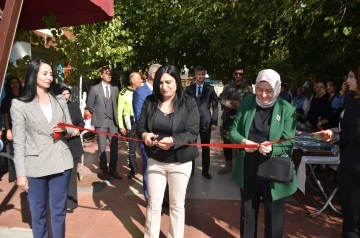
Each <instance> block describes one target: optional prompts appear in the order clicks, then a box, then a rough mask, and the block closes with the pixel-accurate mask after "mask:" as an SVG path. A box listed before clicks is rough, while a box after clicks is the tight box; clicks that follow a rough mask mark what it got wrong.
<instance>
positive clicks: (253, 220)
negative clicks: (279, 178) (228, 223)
mask: <svg viewBox="0 0 360 238" xmlns="http://www.w3.org/2000/svg"><path fill="white" fill-rule="evenodd" d="M240 192H241V221H240V233H241V237H242V238H253V237H254V238H257V224H258V217H259V205H260V197H261V196H262V197H263V200H264V211H265V216H264V217H265V237H266V238H280V237H283V230H284V212H285V198H282V199H279V200H276V201H272V197H271V192H270V185H269V183H262V184H258V183H253V182H250V181H246V180H245V182H244V190H243V189H241V190H240Z"/></svg>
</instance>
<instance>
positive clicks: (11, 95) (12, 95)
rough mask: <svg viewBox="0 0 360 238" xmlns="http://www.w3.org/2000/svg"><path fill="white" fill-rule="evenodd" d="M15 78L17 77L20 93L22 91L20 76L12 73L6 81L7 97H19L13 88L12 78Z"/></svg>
mask: <svg viewBox="0 0 360 238" xmlns="http://www.w3.org/2000/svg"><path fill="white" fill-rule="evenodd" d="M13 79H15V80H16V81H17V82H18V83H19V95H20V94H21V92H22V84H21V81H20V79H19V78H18V77H15V76H12V75H10V76H9V77H7V79H6V82H5V97H9V98H15V97H18V95H14V94H13V92H12V90H11V80H13Z"/></svg>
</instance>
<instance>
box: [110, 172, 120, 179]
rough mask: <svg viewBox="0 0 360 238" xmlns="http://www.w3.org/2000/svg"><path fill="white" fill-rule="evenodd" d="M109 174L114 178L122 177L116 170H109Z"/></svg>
mask: <svg viewBox="0 0 360 238" xmlns="http://www.w3.org/2000/svg"><path fill="white" fill-rule="evenodd" d="M109 176H111V177H113V178H114V179H119V180H121V179H122V177H121V176H120V175H119V174H118V173H117V172H116V171H111V172H109Z"/></svg>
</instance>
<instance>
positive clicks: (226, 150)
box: [223, 138, 233, 161]
mask: <svg viewBox="0 0 360 238" xmlns="http://www.w3.org/2000/svg"><path fill="white" fill-rule="evenodd" d="M223 140H224V144H231V141H230V139H228V138H223ZM232 150H233V149H231V148H223V151H224V157H225V160H226V161H232Z"/></svg>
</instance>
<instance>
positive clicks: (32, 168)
mask: <svg viewBox="0 0 360 238" xmlns="http://www.w3.org/2000/svg"><path fill="white" fill-rule="evenodd" d="M53 79H54V78H53V71H52V68H51V66H50V64H49V63H47V62H46V61H44V60H42V59H34V60H33V61H31V62H30V64H29V66H28V69H27V71H26V75H25V85H24V90H23V92H22V94H21V95H20V97H18V98H16V99H13V100H12V104H11V109H10V112H11V119H12V124H13V136H14V137H13V139H14V149H15V150H14V163H15V169H16V176H17V185H18V186H19V188H22V189H24V190H26V191H28V201H29V207H30V213H31V225H32V231H33V235H34V237H36V238H38V237H41V238H43V237H44V238H45V237H48V236H49V233H48V230H49V228H48V222H47V218H48V213H47V209H48V207H49V209H50V214H51V216H50V221H51V230H52V235H53V237H54V238H63V237H65V217H66V199H67V190H68V185H69V178H70V171H71V169H72V167H73V157H72V155H71V152H70V150H69V147H68V145H67V141H66V139H65V137H64V136H60V137H58V136H56V137H54V133H55V134H56V133H58V134H60V135H64V134H65V133H66V128H65V127H60V126H58V123H59V122H66V123H68V124H71V119H70V114H69V110H68V108H67V106H66V101H65V99H64V97H63V96H59V97H55V96H54V95H53V93H52V85H53V84H54V81H53ZM72 132H73V130H72V129H71V128H69V129H68V133H72Z"/></svg>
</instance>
